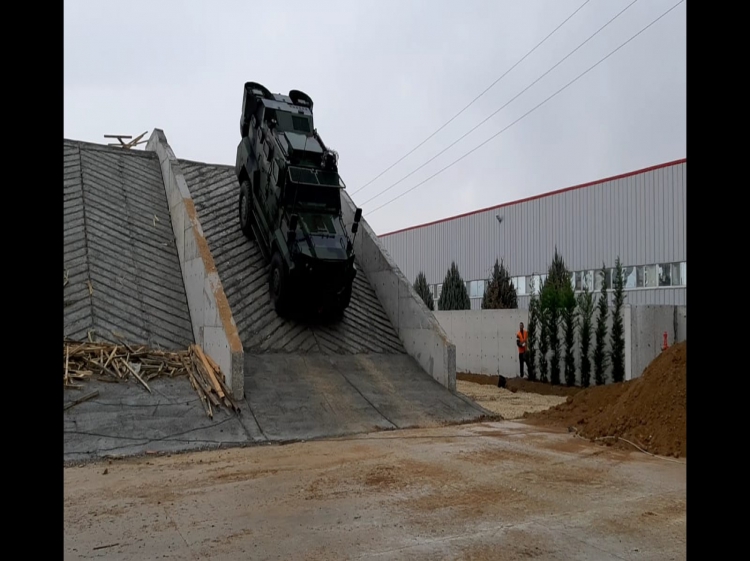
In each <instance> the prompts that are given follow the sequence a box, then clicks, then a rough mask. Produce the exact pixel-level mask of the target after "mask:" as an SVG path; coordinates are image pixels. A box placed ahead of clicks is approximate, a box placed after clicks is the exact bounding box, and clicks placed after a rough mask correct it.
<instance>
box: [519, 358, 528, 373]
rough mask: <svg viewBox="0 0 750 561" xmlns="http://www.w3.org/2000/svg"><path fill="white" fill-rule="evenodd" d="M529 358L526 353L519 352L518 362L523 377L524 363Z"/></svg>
mask: <svg viewBox="0 0 750 561" xmlns="http://www.w3.org/2000/svg"><path fill="white" fill-rule="evenodd" d="M527 360H528V359H527V358H526V353H518V364H519V365H520V367H521V378H523V364H524V362H526V361H527Z"/></svg>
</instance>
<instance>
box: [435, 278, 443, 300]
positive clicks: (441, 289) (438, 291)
mask: <svg viewBox="0 0 750 561" xmlns="http://www.w3.org/2000/svg"><path fill="white" fill-rule="evenodd" d="M442 292H443V283H442V282H441V283H440V284H438V285H437V290H436V291H435V299H436V300H440V294H441V293H442Z"/></svg>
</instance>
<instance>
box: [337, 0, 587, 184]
mask: <svg viewBox="0 0 750 561" xmlns="http://www.w3.org/2000/svg"><path fill="white" fill-rule="evenodd" d="M590 1H591V0H586V1H585V2H584V3H583V4H581V5H580V6H579V7H578V9H577V10H576V11H575V12H573V13H572V14H570V15H569V16H568V17H567V18H565V20H564V21H563V22H562V23H561V24H560V25H558V26H557V27H556V28H555V29H553V30H552V32H551V33H550V34H549V35H547V36H546V37H545V38H544V39H542V40H541V41H540V42H539V43H537V45H536V47H534V48H533V49H531V50H530V51H529V52H528V53H526V54H525V55H524V56H523V58H522V59H521V60H519V61H518V62H516V63H515V64H514V65H513V66H511V67H510V68H509V69H508V70H506V72H505V74H503V75H502V76H500V77H499V78H498V79H497V80H495V81H494V82H492V83H491V84H490V85H489V87H488V88H487V89H486V90H484V91H483V92H482V93H480V94H479V95H478V96H477V97H475V98H474V99H473V100H472V101H471V103H469V104H468V105H467V106H466V107H464V108H463V109H461V111H459V112H458V113H456V114H455V115H453V117H451V118H450V119H449V120H448V122H446V123H445V124H444V125H443V126H441V127H440V128H439V129H438V130H436V131H435V132H433V133H432V134H431V135H430V136H428V137H427V138H425V139H424V140H423V141H422V142H420V143H419V144H417V145H416V146H415V147H414V148H412V149H411V150H410V151H409V152H407V153H406V154H404V155H403V156H402V157H401V159H400V160H398V161H396V162H395V163H393V164H391V165H390V166H389V167H387V168H386V169H384V170H383V171H381V172H380V173H379V174H378V175H377V176H376V177H374V178H373V179H371V180H370V181H368V182H367V183H365V184H364V185H362V187H360V188H359V189H357V190H356V191H354V192H353V193H352V194H351V196H354V195H356V194H357V193H359V192H360V191H361V190H362V189H364V188H365V187H367V186H368V185H370V183H372V182H373V181H376V180H377V179H379V178H380V177H381V176H382V175H383V174H384V173H385V172H387V171H389V170H391V169H392V168H393V167H394V166H396V165H398V164H400V163H401V162H402V161H404V159H405V158H406V157H407V156H409V155H410V154H413V153H414V151H415V150H417V148H419V147H420V146H422V145H423V144H424V143H425V142H427V141H428V140H430V139H431V138H432V137H433V136H435V135H436V134H437V133H439V132H440V131H441V130H443V129H444V128H445V127H447V126H448V125H449V124H451V123H452V122H453V120H454V119H455V118H456V117H458V116H459V115H461V113H463V112H464V111H466V110H467V109H468V108H469V107H471V106H472V105H474V103H475V102H476V101H477V100H478V99H479V98H480V97H482V96H483V95H484V94H486V93H487V92H488V91H490V90H491V89H492V88H493V87H494V86H495V84H497V83H498V82H499V81H500V80H502V79H503V78H505V76H506V75H507V74H508V73H509V72H510V71H511V70H513V69H514V68H515V67H516V66H518V65H519V64H521V63H522V62H523V61H524V60H525V59H526V57H528V56H529V55H530V54H531V53H533V52H534V51H535V50H537V49H538V48H539V47H541V46H542V43H544V42H545V41H546V40H547V39H549V38H550V37H552V36H553V35H554V34H555V33H556V32H557V30H558V29H560V28H561V27H562V26H563V25H565V24H566V23H567V22H568V20H570V19H571V18H572V17H573V16H574V15H576V14H577V13H578V12H580V11H581V9H582V8H583V7H584V6H585V5H586V4H588V3H589V2H590Z"/></svg>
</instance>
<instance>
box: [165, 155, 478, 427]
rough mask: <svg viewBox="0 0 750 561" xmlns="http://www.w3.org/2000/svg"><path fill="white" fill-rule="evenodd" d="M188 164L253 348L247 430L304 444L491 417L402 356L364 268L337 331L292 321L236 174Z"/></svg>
mask: <svg viewBox="0 0 750 561" xmlns="http://www.w3.org/2000/svg"><path fill="white" fill-rule="evenodd" d="M180 167H181V169H182V172H183V174H184V175H185V179H186V181H187V184H188V188H189V190H190V193H191V196H192V197H193V201H194V203H195V208H196V211H197V213H198V218H199V220H200V222H201V226H202V228H203V232H204V234H205V236H206V239H207V241H208V245H209V248H210V249H211V253H212V255H213V258H214V261H215V263H216V268H217V270H218V272H219V277H220V279H221V282H222V284H223V286H224V291H225V293H226V295H227V299H228V300H229V305H230V306H231V308H232V314H233V316H234V320H235V322H236V324H237V328H238V330H239V333H240V337H241V338H242V344H243V345H244V348H245V396H246V398H245V400H246V402H247V408H246V410H248V409H249V411H250V413H251V414H252V417H251V419H249V418H248V417H249V415H245V419H244V421H243V423H244V424H245V426H246V428H247V430H248V432H249V433H251V434H261V435H262V437H263V438H264V439H266V440H270V441H288V440H306V439H312V438H320V437H330V436H342V435H346V434H355V433H362V432H369V431H372V430H388V429H396V428H407V427H416V426H430V425H439V424H446V423H457V422H466V421H471V420H476V419H478V418H480V417H482V416H484V415H486V414H488V412H487V411H486V410H484V409H483V408H481V407H479V406H478V405H476V404H474V403H473V402H471V401H470V400H468V399H466V398H464V397H463V396H460V395H458V394H456V393H453V392H451V391H450V390H448V389H447V388H445V387H443V386H442V385H440V384H439V383H438V382H436V381H435V380H434V379H433V378H432V377H430V376H429V375H428V374H427V373H426V372H424V370H422V368H421V367H420V366H419V364H418V363H417V362H416V361H415V360H414V359H413V358H412V357H410V356H409V355H408V354H407V353H406V350H405V349H404V347H403V345H402V343H401V341H400V339H399V337H398V333H397V332H396V330H395V329H394V327H393V326H392V324H391V322H390V319H389V318H388V316H387V315H386V313H385V311H384V310H383V307H382V305H381V304H380V302H379V300H378V297H377V295H376V293H375V290H374V289H373V287H372V286H371V285H370V283H369V281H368V279H367V276H366V275H365V272H364V271H363V270H362V269H361V268H360V270H359V272H358V275H357V279H356V282H355V285H354V291H353V294H352V301H351V306H350V307H349V309H347V310H346V312H345V313H344V317H343V319H342V320H341V321H340V322H338V323H336V324H333V325H305V324H301V323H298V322H295V321H290V320H284V319H281V318H279V317H278V316H277V314H276V312H275V311H274V310H273V308H272V306H271V303H270V299H269V296H268V281H267V279H268V267H267V265H266V264H265V263H264V261H263V257H262V255H261V253H260V250H259V248H258V247H257V244H256V243H255V242H253V241H249V240H248V239H247V238H245V236H244V235H243V234H242V232H241V231H240V227H239V213H238V206H237V205H238V196H239V185H238V182H237V178H236V176H235V175H234V168H233V167H230V166H217V165H209V164H202V163H198V162H191V161H184V160H183V161H180Z"/></svg>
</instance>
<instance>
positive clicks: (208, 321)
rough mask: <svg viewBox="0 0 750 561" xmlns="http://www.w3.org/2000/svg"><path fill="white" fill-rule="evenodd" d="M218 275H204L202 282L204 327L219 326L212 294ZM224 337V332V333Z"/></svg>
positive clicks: (217, 308) (218, 317) (216, 306)
mask: <svg viewBox="0 0 750 561" xmlns="http://www.w3.org/2000/svg"><path fill="white" fill-rule="evenodd" d="M217 280H218V275H217V274H216V273H209V274H208V275H206V278H205V281H204V283H203V301H204V306H203V325H205V326H206V327H218V328H220V327H221V317H220V316H219V307H218V305H217V302H216V296H215V294H214V290H215V286H216V281H217ZM224 337H225V339H226V334H225V336H224ZM227 344H228V343H227Z"/></svg>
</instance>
